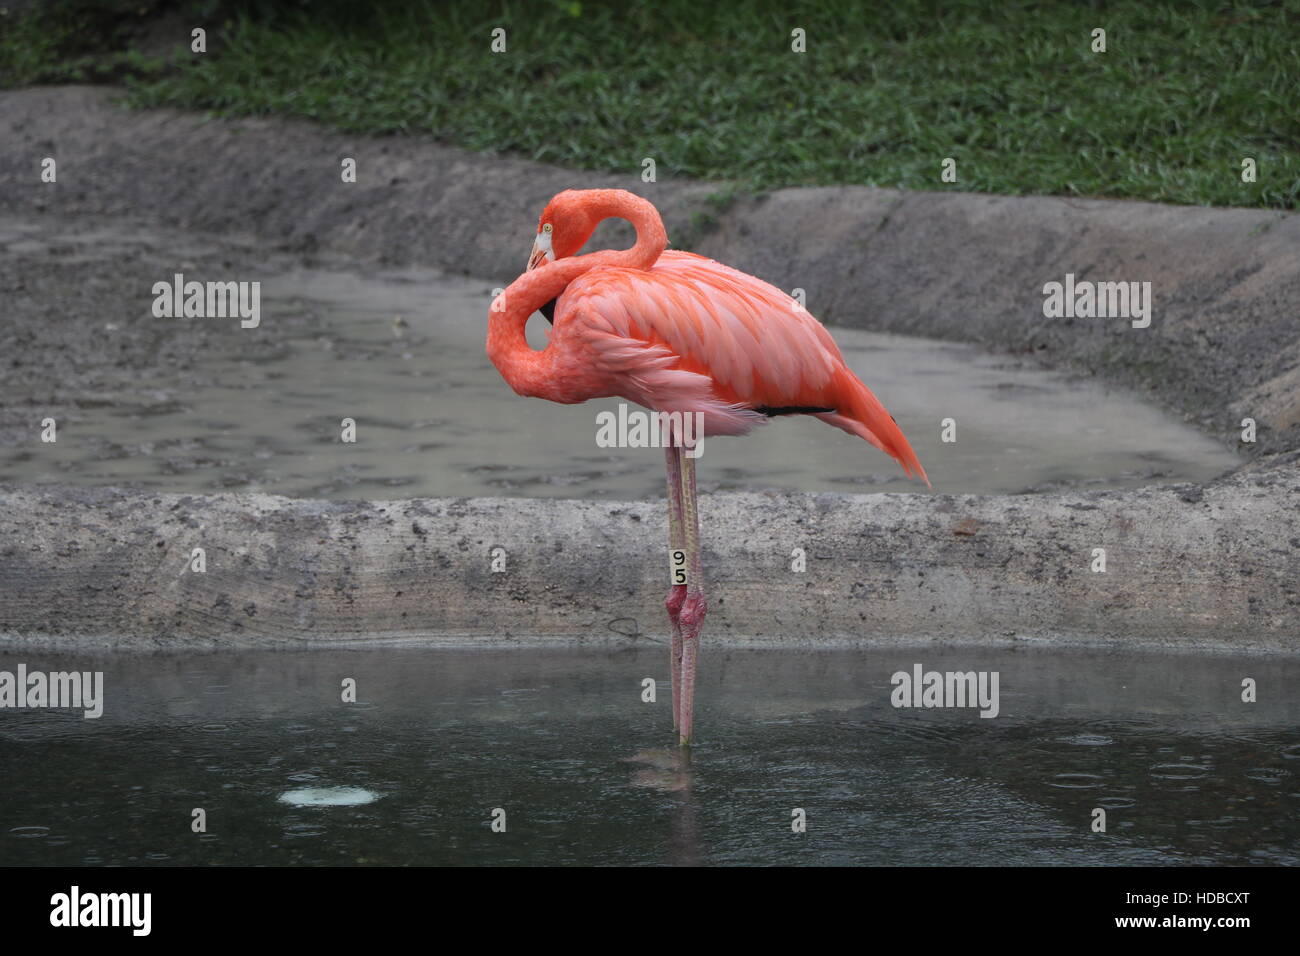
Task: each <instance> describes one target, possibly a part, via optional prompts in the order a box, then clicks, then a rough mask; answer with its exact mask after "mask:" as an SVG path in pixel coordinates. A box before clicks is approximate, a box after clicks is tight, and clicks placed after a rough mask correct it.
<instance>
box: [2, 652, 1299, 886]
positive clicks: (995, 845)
mask: <svg viewBox="0 0 1300 956" xmlns="http://www.w3.org/2000/svg"><path fill="white" fill-rule="evenodd" d="M20 662H21V663H25V664H26V665H27V668H28V670H29V672H30V671H33V670H39V669H44V670H46V671H52V670H64V669H78V670H102V671H103V672H104V710H103V716H102V717H100V718H99V719H84V718H83V717H81V716H80V713H79V712H75V713H74V712H70V711H55V710H33V709H22V710H15V709H0V864H10V865H12V864H32V865H43V864H67V865H82V864H86V865H99V864H102V865H115V864H140V865H166V864H237V863H238V864H273V865H289V864H397V865H401V864H484V863H493V864H560V863H584V864H679V865H686V864H697V863H698V864H706V863H709V864H911V865H923V864H972V865H981V864H1038V865H1045V864H1058V865H1064V864H1291V865H1294V864H1297V863H1300V814H1297V812H1296V811H1297V809H1300V781H1298V780H1297V771H1300V701H1298V700H1297V698H1296V697H1295V695H1294V694H1292V693H1288V691H1289V689H1292V688H1294V687H1295V686H1296V682H1297V680H1298V679H1300V660H1298V659H1296V658H1268V657H1253V656H1252V657H1233V656H1216V655H1198V656H1183V655H1168V654H1147V655H1143V654H1120V653H1106V652H1101V651H1084V650H1066V651H1062V650H1053V651H1050V652H1049V651H1045V650H1033V649H1018V650H1000V651H999V650H986V649H946V650H940V649H935V648H930V647H924V648H914V649H909V648H890V649H875V650H868V651H855V652H830V651H826V652H799V653H792V652H784V651H742V650H724V649H720V648H712V647H710V646H709V645H708V643H707V641H706V642H705V646H704V654H703V658H702V664H701V686H700V689H699V699H698V705H697V714H698V720H699V738H698V741H697V745H696V746H695V748H694V749H693V750H692V751H691V752H690V754H689V757H687V756H684V755H683V754H682V752H681V751H679V750H677V749H676V748H672V747H670V746H667V745H668V743H669V741H670V740H671V718H670V714H669V706H670V704H669V703H668V700H669V693H668V689H667V676H668V675H667V673H666V670H667V668H666V660H665V653H664V649H663V648H662V647H661V646H647V645H646V644H645V643H644V642H641V643H640V644H639V645H637V646H633V647H629V648H627V649H624V650H542V649H537V650H528V651H513V652H502V651H490V650H456V649H448V648H437V649H433V648H430V649H420V648H403V649H385V650H354V651H346V650H331V651H308V652H290V653H283V652H281V653H275V652H255V653H242V654H212V655H198V656H195V655H190V656H184V657H180V656H167V655H158V656H145V657H140V656H130V655H109V656H104V657H93V656H87V655H78V656H76V657H63V656H58V655H52V654H43V653H37V652H33V653H30V654H22V655H20V654H16V653H14V652H13V651H5V652H4V653H3V654H0V670H8V671H11V672H13V671H14V670H15V669H16V667H17V665H18V663H20ZM917 663H920V664H922V665H923V666H924V667H925V668H926V669H932V668H933V669H937V670H940V671H948V670H960V671H967V670H987V671H990V672H991V671H996V672H997V673H998V674H999V688H1000V691H999V693H1000V707H999V713H998V716H996V717H994V718H991V719H984V718H981V717H979V716H978V713H977V712H975V711H973V710H969V709H896V708H894V707H892V706H891V705H890V692H891V681H890V677H891V674H893V673H894V672H896V671H908V670H911V669H912V668H913V665H914V664H917ZM1246 677H1252V678H1254V679H1255V680H1256V681H1257V682H1258V686H1259V700H1258V702H1257V703H1253V704H1247V703H1243V702H1242V701H1241V699H1240V684H1241V680H1242V679H1243V678H1246ZM348 678H351V679H353V680H355V681H356V688H357V693H356V702H355V703H344V702H343V701H342V700H341V697H342V693H341V687H342V686H343V681H344V680H345V679H348ZM646 678H653V679H656V680H657V681H659V682H660V684H659V688H658V690H659V692H658V695H657V701H656V702H654V703H648V702H645V701H643V700H642V695H643V683H642V682H643V681H644V680H645V679H646ZM196 808H202V809H203V810H204V811H205V813H206V832H194V831H193V829H192V821H193V819H194V817H193V811H194V810H195V809H196ZM1097 808H1102V809H1104V810H1105V812H1106V832H1105V833H1094V832H1092V830H1091V828H1090V825H1091V823H1092V820H1093V813H1094V811H1095V810H1096V809H1097ZM497 810H500V811H503V812H504V823H505V831H504V832H494V831H493V829H492V821H493V815H494V811H497ZM798 811H802V813H803V814H804V816H805V819H806V832H803V833H795V832H793V831H792V825H791V824H792V820H793V819H794V816H793V815H794V814H796V813H797V812H798ZM497 819H501V817H500V815H499V814H498V816H497Z"/></svg>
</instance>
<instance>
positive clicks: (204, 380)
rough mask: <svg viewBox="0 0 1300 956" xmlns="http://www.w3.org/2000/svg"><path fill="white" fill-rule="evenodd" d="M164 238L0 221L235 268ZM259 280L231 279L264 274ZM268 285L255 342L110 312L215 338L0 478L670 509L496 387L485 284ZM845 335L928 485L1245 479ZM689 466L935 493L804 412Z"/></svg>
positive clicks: (232, 324)
mask: <svg viewBox="0 0 1300 956" xmlns="http://www.w3.org/2000/svg"><path fill="white" fill-rule="evenodd" d="M170 241H172V242H173V243H175V245H174V246H165V247H164V248H163V249H162V250H160V249H159V248H157V246H158V245H159V243H160V242H161V239H160V238H159V237H157V236H154V235H152V234H150V233H148V232H143V233H122V232H121V231H120V230H117V231H115V230H108V231H106V232H104V233H102V234H101V233H94V232H93V231H92V232H87V231H83V232H78V233H76V234H71V235H68V236H59V235H47V234H46V233H45V232H42V231H40V230H39V229H38V228H37V227H36V226H28V227H22V226H20V225H15V224H10V225H9V226H7V227H6V228H5V229H4V230H0V245H4V244H6V243H7V245H6V249H7V250H8V251H9V252H10V253H12V254H22V255H26V256H40V255H42V254H43V250H46V249H47V248H48V249H49V250H52V251H58V250H60V249H64V247H65V246H66V249H67V250H71V251H68V252H67V254H66V255H65V257H64V261H69V262H78V263H81V264H82V265H83V266H84V268H85V269H86V270H87V274H91V273H93V271H94V270H95V269H96V268H100V269H112V268H117V266H116V265H115V264H114V263H115V262H116V261H117V260H114V259H113V257H114V256H116V257H119V258H120V259H121V260H122V261H133V260H132V259H131V257H132V256H138V255H142V254H144V253H142V252H141V250H145V251H146V252H147V254H148V255H149V256H152V257H154V258H155V259H162V260H163V261H165V262H168V263H171V264H168V265H166V267H164V266H163V265H162V264H161V263H159V264H158V265H157V266H156V268H151V272H157V276H156V278H158V279H159V280H166V281H170V280H171V275H172V271H173V269H181V270H184V269H189V271H190V273H191V274H197V273H198V272H200V271H201V270H200V269H199V267H198V266H195V265H194V263H196V262H205V261H207V262H211V261H218V262H219V261H221V256H222V255H227V256H228V255H230V253H228V252H225V253H221V254H218V253H214V252H211V251H205V249H204V247H203V241H202V240H201V239H199V238H196V237H184V238H183V239H174V240H170ZM65 251H66V250H65ZM168 251H170V252H171V255H170V256H168V255H167V252H168ZM250 268H252V267H251V266H243V267H240V270H238V271H236V272H235V273H234V274H236V275H240V276H241V278H242V277H244V276H258V275H259V273H257V272H249V271H247V270H248V269H250ZM259 281H261V282H262V289H261V309H262V315H261V324H260V326H259V328H258V329H256V330H244V329H241V328H240V327H239V321H238V320H237V319H165V318H155V317H153V316H152V315H151V314H150V311H149V310H150V307H151V304H152V301H153V299H152V295H151V294H150V293H149V292H148V286H147V284H143V280H142V285H141V288H140V295H139V297H138V300H134V301H132V302H130V303H126V304H123V305H111V306H110V305H106V307H105V313H104V314H105V318H106V319H111V320H112V321H106V322H105V324H104V327H103V329H102V330H98V331H97V332H96V334H97V335H101V336H103V337H105V340H106V341H108V340H110V339H111V337H112V336H113V335H115V334H121V331H122V326H123V323H127V322H134V323H141V325H142V328H143V329H144V330H145V331H146V332H148V333H149V334H151V335H154V334H157V330H158V329H161V328H163V324H164V323H170V322H190V323H194V322H201V323H206V324H207V327H208V328H207V331H208V333H209V339H208V340H207V341H205V344H204V345H203V347H202V348H201V349H199V350H197V355H195V356H194V358H193V361H194V363H195V364H194V365H193V366H187V367H186V368H185V369H184V370H177V369H164V370H161V371H158V372H156V373H151V375H150V378H149V380H148V381H141V380H139V379H138V376H137V375H135V374H132V373H131V372H130V371H124V372H122V373H121V376H120V377H121V381H120V382H118V383H117V385H116V386H115V387H113V386H109V387H105V388H104V389H103V390H102V391H100V392H97V393H96V394H94V395H91V396H84V397H83V398H81V399H79V400H78V407H77V408H76V410H75V412H73V413H72V414H71V415H69V416H67V418H66V420H65V421H64V422H62V423H61V425H60V428H61V431H60V433H59V440H58V442H57V443H56V444H43V443H41V442H40V441H39V438H38V437H37V433H36V431H34V430H33V431H32V432H31V435H32V438H31V441H30V442H28V443H27V444H25V445H21V444H20V445H18V446H16V447H9V448H4V449H2V450H0V482H14V483H34V482H66V483H74V484H114V485H130V486H137V487H144V488H149V489H156V490H162V491H191V492H213V491H260V492H269V493H278V494H287V495H294V496H307V497H327V498H404V497H419V496H445V495H451V496H459V495H467V496H468V495H485V494H486V495H527V496H534V497H535V496H558V497H572V498H580V497H597V498H614V499H629V498H643V497H647V496H656V497H659V496H662V494H663V488H662V486H663V464H662V455H661V453H660V452H659V451H657V450H653V449H618V448H602V447H599V445H598V444H597V441H596V434H597V418H596V416H597V414H598V413H599V412H602V411H610V410H614V409H616V408H617V405H618V402H617V401H616V400H611V401H600V402H592V403H589V404H587V405H581V406H558V405H553V404H551V403H548V402H543V401H538V400H532V399H523V398H519V397H518V396H516V395H515V394H514V393H513V392H512V391H511V390H510V388H509V387H508V386H507V385H506V384H505V382H504V381H502V379H501V377H500V376H499V375H498V373H497V371H496V369H495V368H493V367H492V366H491V364H490V363H489V362H488V360H487V357H486V355H485V354H484V339H485V335H486V323H487V309H488V305H489V302H490V301H491V295H492V289H491V288H490V287H489V284H488V283H485V282H482V281H476V280H471V279H465V278H452V277H447V276H441V275H438V274H435V273H432V272H428V271H418V270H404V271H390V272H373V271H372V272H368V273H366V274H361V273H359V272H348V271H339V270H334V269H331V270H322V269H298V270H291V271H284V272H278V273H275V274H269V275H263V276H260V278H259ZM814 305H815V304H814ZM546 330H547V326H546V323H545V321H544V320H543V319H542V318H541V317H540V316H535V317H534V319H533V322H532V323H531V324H530V326H529V334H530V340H531V341H532V342H533V343H534V345H536V346H538V347H540V346H542V345H543V344H544V343H545V341H546ZM832 333H833V335H834V336H835V338H836V340H837V341H838V342H839V343H840V345H841V347H842V349H843V351H844V353H845V356H846V358H847V360H848V361H849V364H850V365H851V366H852V367H853V368H854V369H855V370H856V371H857V372H858V373H859V375H860V376H861V377H862V378H863V379H864V381H866V382H867V384H868V385H869V386H871V388H872V389H873V390H874V391H875V392H876V394H877V395H878V396H879V397H880V398H881V399H882V401H884V402H885V404H886V405H887V406H888V407H889V409H890V411H891V412H892V413H893V414H894V416H895V418H897V420H898V421H899V422H900V423H901V424H902V425H903V427H904V430H905V431H906V433H907V435H908V436H909V439H910V440H911V441H912V443H913V445H914V446H915V448H916V449H917V452H918V454H919V455H920V458H921V461H922V462H923V463H924V465H925V467H926V469H927V471H928V472H929V474H930V476H931V479H932V480H933V482H934V487H935V490H937V491H945V492H970V493H989V494H992V493H1017V492H1024V491H1043V490H1053V489H1061V488H1072V487H1087V488H1094V487H1124V486H1132V485H1139V484H1144V483H1150V482H1159V481H1204V480H1207V479H1210V478H1213V477H1215V476H1217V475H1219V474H1222V473H1223V472H1225V471H1228V470H1230V469H1231V468H1233V467H1235V466H1236V464H1237V460H1236V458H1235V456H1234V455H1233V454H1232V453H1231V452H1230V451H1229V450H1227V449H1226V448H1224V447H1222V446H1220V445H1219V444H1218V443H1216V442H1215V441H1213V440H1212V439H1210V438H1208V437H1207V436H1205V435H1204V434H1201V433H1200V432H1198V431H1196V430H1195V429H1194V428H1192V427H1191V426H1189V425H1187V424H1185V423H1183V422H1181V421H1178V420H1176V419H1174V418H1172V417H1171V416H1169V415H1168V414H1165V413H1164V412H1162V411H1160V410H1158V409H1155V408H1153V407H1151V406H1150V405H1148V404H1147V403H1145V402H1143V401H1142V400H1140V399H1139V398H1138V397H1137V396H1134V395H1131V394H1128V393H1125V392H1123V391H1118V390H1114V389H1108V388H1106V387H1104V386H1102V385H1100V384H1098V383H1096V382H1094V381H1091V380H1083V379H1077V378H1070V377H1068V376H1066V375H1063V374H1060V373H1056V372H1049V371H1044V370H1042V369H1040V368H1038V367H1036V366H1035V364H1034V363H1033V362H1032V361H1028V360H1022V359H1017V358H1014V357H1009V356H994V355H989V354H986V353H984V352H982V351H980V350H979V349H976V348H973V347H969V346H963V345H956V344H951V343H941V342H934V341H929V340H923V339H912V338H905V337H899V336H888V335H878V334H872V333H868V332H862V331H857V330H853V329H845V328H833V329H832ZM106 374H107V373H106ZM9 397H10V398H11V399H13V400H14V401H15V402H16V401H18V400H19V399H22V400H26V399H27V398H28V396H26V395H22V396H20V395H17V394H15V395H12V396H9ZM5 398H6V396H5V393H4V387H3V382H2V381H0V402H3V401H4V400H5ZM38 412H39V409H38V410H36V411H33V413H32V414H33V415H34V416H36V417H35V418H34V421H39V420H40V414H44V413H43V412H42V413H39V414H38ZM344 418H351V419H354V420H355V421H356V423H357V441H356V443H344V442H342V441H340V423H341V421H342V420H343V419H344ZM944 419H953V420H954V422H955V438H956V440H955V441H954V442H945V441H943V440H942V434H941V431H942V422H943V421H944ZM33 427H34V426H33ZM699 474H700V484H701V487H702V488H703V489H704V490H705V491H714V490H733V489H748V490H757V489H764V488H779V489H789V490H800V491H842V492H853V491H877V490H897V491H905V490H911V491H915V490H918V489H920V490H923V489H921V486H919V485H918V484H916V483H913V482H908V481H907V480H906V479H905V478H904V477H903V474H902V471H901V469H899V468H898V467H897V466H896V465H895V464H894V463H893V461H891V460H890V459H889V458H887V457H886V456H884V455H882V454H881V453H879V452H877V451H876V450H875V449H874V448H871V447H870V446H869V445H867V444H866V443H865V442H863V441H861V440H859V439H856V438H853V437H851V436H849V435H847V434H845V433H843V432H841V431H839V430H838V429H834V428H831V427H829V426H827V425H824V424H822V423H821V422H818V421H816V420H813V419H810V418H806V417H803V416H796V417H792V418H785V419H778V420H775V421H773V422H772V423H771V424H769V425H768V426H766V427H764V428H763V429H761V430H759V431H758V432H757V433H756V434H754V435H751V436H749V437H747V438H743V439H731V438H726V439H717V440H715V441H712V442H709V443H708V444H707V446H706V448H705V451H704V457H703V459H702V460H701V467H700V473H699Z"/></svg>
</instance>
